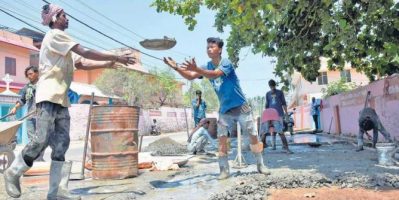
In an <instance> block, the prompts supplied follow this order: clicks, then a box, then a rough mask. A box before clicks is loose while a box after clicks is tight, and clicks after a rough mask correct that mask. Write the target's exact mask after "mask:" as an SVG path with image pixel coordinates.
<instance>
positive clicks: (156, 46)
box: [140, 36, 176, 50]
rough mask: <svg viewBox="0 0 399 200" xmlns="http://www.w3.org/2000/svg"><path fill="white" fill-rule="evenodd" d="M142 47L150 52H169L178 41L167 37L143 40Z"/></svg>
mask: <svg viewBox="0 0 399 200" xmlns="http://www.w3.org/2000/svg"><path fill="white" fill-rule="evenodd" d="M140 45H141V46H142V47H144V48H146V49H150V50H168V49H171V48H173V47H174V46H175V45H176V40H175V39H174V38H168V37H166V36H165V37H164V38H163V39H146V40H143V41H141V42H140Z"/></svg>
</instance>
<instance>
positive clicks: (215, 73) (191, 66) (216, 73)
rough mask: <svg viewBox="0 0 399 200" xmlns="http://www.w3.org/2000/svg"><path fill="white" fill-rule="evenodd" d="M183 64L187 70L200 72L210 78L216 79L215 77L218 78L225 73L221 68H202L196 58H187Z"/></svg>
mask: <svg viewBox="0 0 399 200" xmlns="http://www.w3.org/2000/svg"><path fill="white" fill-rule="evenodd" d="M183 65H184V66H185V68H186V69H187V70H189V71H192V72H196V73H198V74H200V75H201V76H205V77H206V78H209V79H215V78H218V77H220V76H223V75H224V73H223V71H222V70H220V69H216V70H206V69H202V68H200V67H198V66H197V63H196V62H195V59H194V58H193V59H192V60H190V61H188V60H187V61H186V62H185V63H184V64H183Z"/></svg>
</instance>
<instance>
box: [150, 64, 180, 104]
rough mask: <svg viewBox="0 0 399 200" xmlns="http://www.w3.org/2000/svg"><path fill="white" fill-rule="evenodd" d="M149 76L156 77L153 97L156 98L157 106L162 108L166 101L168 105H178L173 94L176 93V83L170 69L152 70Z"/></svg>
mask: <svg viewBox="0 0 399 200" xmlns="http://www.w3.org/2000/svg"><path fill="white" fill-rule="evenodd" d="M150 73H151V74H154V75H155V76H157V78H156V80H155V85H154V86H153V87H155V90H154V95H156V96H157V97H158V103H159V106H163V105H165V104H166V102H167V101H168V102H169V104H172V105H176V104H179V101H178V100H177V98H175V94H176V92H177V81H176V80H175V74H174V73H173V72H172V70H171V69H170V68H167V69H164V70H152V71H150Z"/></svg>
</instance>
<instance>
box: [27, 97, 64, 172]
mask: <svg viewBox="0 0 399 200" xmlns="http://www.w3.org/2000/svg"><path fill="white" fill-rule="evenodd" d="M36 108H37V116H36V134H35V135H33V138H32V140H31V141H30V142H29V143H28V144H27V145H26V146H25V148H24V149H23V150H22V157H23V158H24V161H25V163H26V164H27V165H28V166H32V165H33V161H34V160H35V159H36V158H37V157H39V156H40V154H41V153H42V151H44V150H45V149H46V148H47V146H50V147H51V149H52V153H51V160H54V161H65V153H66V151H67V150H68V148H69V143H70V138H69V126H70V116H69V112H68V108H66V107H62V106H61V105H59V104H55V103H51V102H40V103H38V104H37V106H36Z"/></svg>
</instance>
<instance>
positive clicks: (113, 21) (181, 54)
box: [59, 0, 190, 57]
mask: <svg viewBox="0 0 399 200" xmlns="http://www.w3.org/2000/svg"><path fill="white" fill-rule="evenodd" d="M59 1H62V0H59ZM77 1H78V2H79V3H80V4H82V5H83V6H85V7H86V8H88V9H89V10H91V11H93V12H94V13H96V14H97V15H99V16H101V17H103V18H105V19H107V20H108V21H109V22H111V23H112V24H114V25H116V26H118V27H120V28H122V29H123V30H125V31H128V32H129V33H132V34H134V35H136V36H137V37H139V38H141V39H145V38H144V37H143V36H141V35H140V34H138V33H136V32H135V31H133V30H132V29H129V28H126V27H125V26H123V25H121V24H120V23H118V22H116V21H115V20H112V19H111V18H109V17H107V16H106V15H104V14H102V13H101V12H99V11H97V10H96V9H94V8H92V7H91V6H89V5H87V4H86V3H84V2H83V1H81V0H77ZM168 51H170V52H174V53H176V54H179V55H180V56H183V57H190V55H188V54H186V53H182V52H179V51H175V50H171V49H170V50H168Z"/></svg>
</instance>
